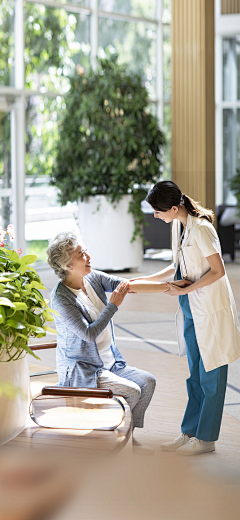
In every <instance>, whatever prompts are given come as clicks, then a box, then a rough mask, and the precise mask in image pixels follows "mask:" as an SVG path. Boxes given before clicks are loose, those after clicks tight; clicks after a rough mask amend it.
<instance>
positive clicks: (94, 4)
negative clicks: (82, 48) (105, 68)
mask: <svg viewBox="0 0 240 520" xmlns="http://www.w3.org/2000/svg"><path fill="white" fill-rule="evenodd" d="M91 11H92V12H91V16H90V42H91V66H92V67H93V69H95V68H96V65H97V55H98V0H91Z"/></svg>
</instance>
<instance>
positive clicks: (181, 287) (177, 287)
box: [166, 280, 193, 296]
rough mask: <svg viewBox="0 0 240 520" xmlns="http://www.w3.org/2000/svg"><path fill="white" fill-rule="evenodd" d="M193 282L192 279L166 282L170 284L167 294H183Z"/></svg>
mask: <svg viewBox="0 0 240 520" xmlns="http://www.w3.org/2000/svg"><path fill="white" fill-rule="evenodd" d="M192 283H193V282H191V281H190V280H178V281H177V282H173V283H169V282H166V284H167V286H168V290H167V291H166V294H169V296H182V295H184V294H187V291H186V289H187V287H189V285H192Z"/></svg>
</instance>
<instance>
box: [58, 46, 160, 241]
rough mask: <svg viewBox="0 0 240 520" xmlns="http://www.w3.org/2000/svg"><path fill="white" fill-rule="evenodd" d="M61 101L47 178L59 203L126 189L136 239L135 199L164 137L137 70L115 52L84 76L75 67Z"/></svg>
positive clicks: (152, 171) (149, 177)
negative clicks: (53, 157) (52, 162)
mask: <svg viewBox="0 0 240 520" xmlns="http://www.w3.org/2000/svg"><path fill="white" fill-rule="evenodd" d="M65 104H66V108H65V110H64V111H63V114H62V120H61V125H60V128H59V141H58V144H57V158H56V162H55V166H54V168H53V173H52V181H51V184H52V185H54V186H57V187H58V188H59V190H60V195H59V199H60V202H61V203H62V204H63V205H64V204H66V203H67V202H68V201H76V200H78V199H79V198H80V199H81V200H83V199H86V198H87V197H89V196H90V195H107V196H108V198H109V200H110V201H111V202H112V203H116V202H118V201H119V200H120V199H121V197H122V196H123V195H125V194H129V193H131V194H132V195H133V202H132V203H131V205H130V208H129V209H130V211H131V212H132V213H133V215H134V219H135V232H134V237H133V238H135V237H136V236H137V235H138V234H139V233H140V232H141V223H142V219H143V214H142V213H141V209H140V200H142V199H143V198H144V197H145V195H146V193H147V185H149V184H151V183H155V182H156V181H157V180H158V179H159V176H160V168H161V165H162V146H163V144H164V142H165V139H164V135H163V132H162V131H161V129H160V128H159V124H158V120H157V117H156V116H155V115H152V114H151V112H150V111H149V98H148V92H147V89H146V87H145V86H144V85H143V84H142V80H141V76H140V74H137V73H131V74H130V73H129V72H128V71H127V68H126V65H119V64H118V62H117V56H116V55H114V56H111V57H110V58H109V59H103V60H99V62H98V67H97V69H96V70H93V69H91V70H90V72H89V73H88V74H87V75H86V76H85V74H84V69H83V67H78V74H76V75H75V76H74V77H73V78H71V88H70V90H69V92H68V93H67V96H66V99H65Z"/></svg>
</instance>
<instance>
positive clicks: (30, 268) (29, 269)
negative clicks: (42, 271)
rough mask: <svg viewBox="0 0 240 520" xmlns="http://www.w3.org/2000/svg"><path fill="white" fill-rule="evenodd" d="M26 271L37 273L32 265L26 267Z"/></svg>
mask: <svg viewBox="0 0 240 520" xmlns="http://www.w3.org/2000/svg"><path fill="white" fill-rule="evenodd" d="M28 271H32V272H33V273H35V274H37V271H36V269H33V267H28Z"/></svg>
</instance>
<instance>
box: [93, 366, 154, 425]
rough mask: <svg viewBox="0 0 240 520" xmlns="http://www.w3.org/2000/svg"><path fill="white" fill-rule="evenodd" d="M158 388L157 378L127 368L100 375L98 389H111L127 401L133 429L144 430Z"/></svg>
mask: <svg viewBox="0 0 240 520" xmlns="http://www.w3.org/2000/svg"><path fill="white" fill-rule="evenodd" d="M155 386H156V379H155V377H154V376H153V375H152V374H150V373H149V372H146V371H145V370H141V369H140V368H135V367H129V366H126V367H124V368H120V369H118V370H117V369H116V368H115V365H114V366H113V367H112V368H111V370H105V369H102V370H100V371H99V373H98V387H99V388H108V389H111V390H112V392H113V394H115V395H121V396H122V397H124V399H125V400H126V401H127V403H128V405H129V407H130V409H131V412H132V418H133V427H134V428H135V427H137V428H143V422H144V414H145V411H146V409H147V407H148V405H149V403H150V401H151V399H152V395H153V392H154V389H155Z"/></svg>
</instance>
